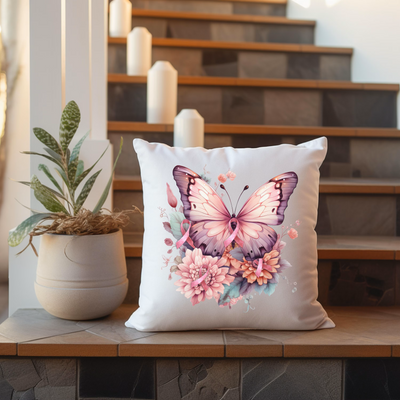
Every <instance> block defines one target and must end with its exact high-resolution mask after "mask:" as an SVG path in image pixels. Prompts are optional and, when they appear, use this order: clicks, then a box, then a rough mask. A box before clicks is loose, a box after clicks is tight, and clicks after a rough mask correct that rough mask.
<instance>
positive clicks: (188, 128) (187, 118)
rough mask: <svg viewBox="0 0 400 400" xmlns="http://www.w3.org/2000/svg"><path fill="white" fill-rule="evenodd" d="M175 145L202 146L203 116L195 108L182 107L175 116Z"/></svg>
mask: <svg viewBox="0 0 400 400" xmlns="http://www.w3.org/2000/svg"><path fill="white" fill-rule="evenodd" d="M174 146H175V147H204V118H203V117H202V116H201V115H200V114H199V113H198V111H197V110H191V109H184V110H182V111H181V112H180V113H179V114H178V115H177V116H176V118H175V123H174Z"/></svg>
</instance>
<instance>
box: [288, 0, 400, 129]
mask: <svg viewBox="0 0 400 400" xmlns="http://www.w3.org/2000/svg"><path fill="white" fill-rule="evenodd" d="M288 18H292V19H311V20H316V21H317V27H316V31H315V44H316V45H318V46H340V47H353V48H354V55H353V62H352V80H353V81H354V82H366V83H400V0H288ZM398 116H400V101H398ZM398 126H399V127H400V118H398Z"/></svg>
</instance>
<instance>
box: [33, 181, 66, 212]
mask: <svg viewBox="0 0 400 400" xmlns="http://www.w3.org/2000/svg"><path fill="white" fill-rule="evenodd" d="M31 188H32V189H33V193H34V195H35V197H36V199H37V200H38V201H40V202H41V203H42V204H43V206H44V207H46V209H47V210H49V211H51V212H63V213H65V214H67V215H69V213H68V211H67V210H66V209H65V207H64V206H63V205H62V204H61V202H60V201H59V200H58V199H57V198H56V196H55V195H54V194H53V193H52V192H51V190H49V189H48V188H46V187H45V186H43V185H42V184H41V183H40V181H39V179H38V178H37V176H36V175H33V177H32V179H31Z"/></svg>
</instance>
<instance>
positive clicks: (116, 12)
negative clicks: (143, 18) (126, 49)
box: [109, 0, 132, 37]
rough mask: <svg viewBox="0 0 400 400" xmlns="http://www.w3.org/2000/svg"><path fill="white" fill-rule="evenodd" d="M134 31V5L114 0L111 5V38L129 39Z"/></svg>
mask: <svg viewBox="0 0 400 400" xmlns="http://www.w3.org/2000/svg"><path fill="white" fill-rule="evenodd" d="M131 30H132V3H131V2H130V1H129V0H113V1H112V2H111V3H110V29H109V35H110V36H111V37H127V36H128V34H129V32H130V31H131Z"/></svg>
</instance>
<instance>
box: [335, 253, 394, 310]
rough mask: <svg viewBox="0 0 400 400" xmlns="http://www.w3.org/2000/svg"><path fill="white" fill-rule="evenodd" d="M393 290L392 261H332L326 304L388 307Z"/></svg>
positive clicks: (392, 298)
mask: <svg viewBox="0 0 400 400" xmlns="http://www.w3.org/2000/svg"><path fill="white" fill-rule="evenodd" d="M395 291H396V268H395V261H368V260H363V261H357V260H348V261H333V262H332V270H331V281H330V285H329V295H328V304H329V305H330V306H392V305H394V304H395Z"/></svg>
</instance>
